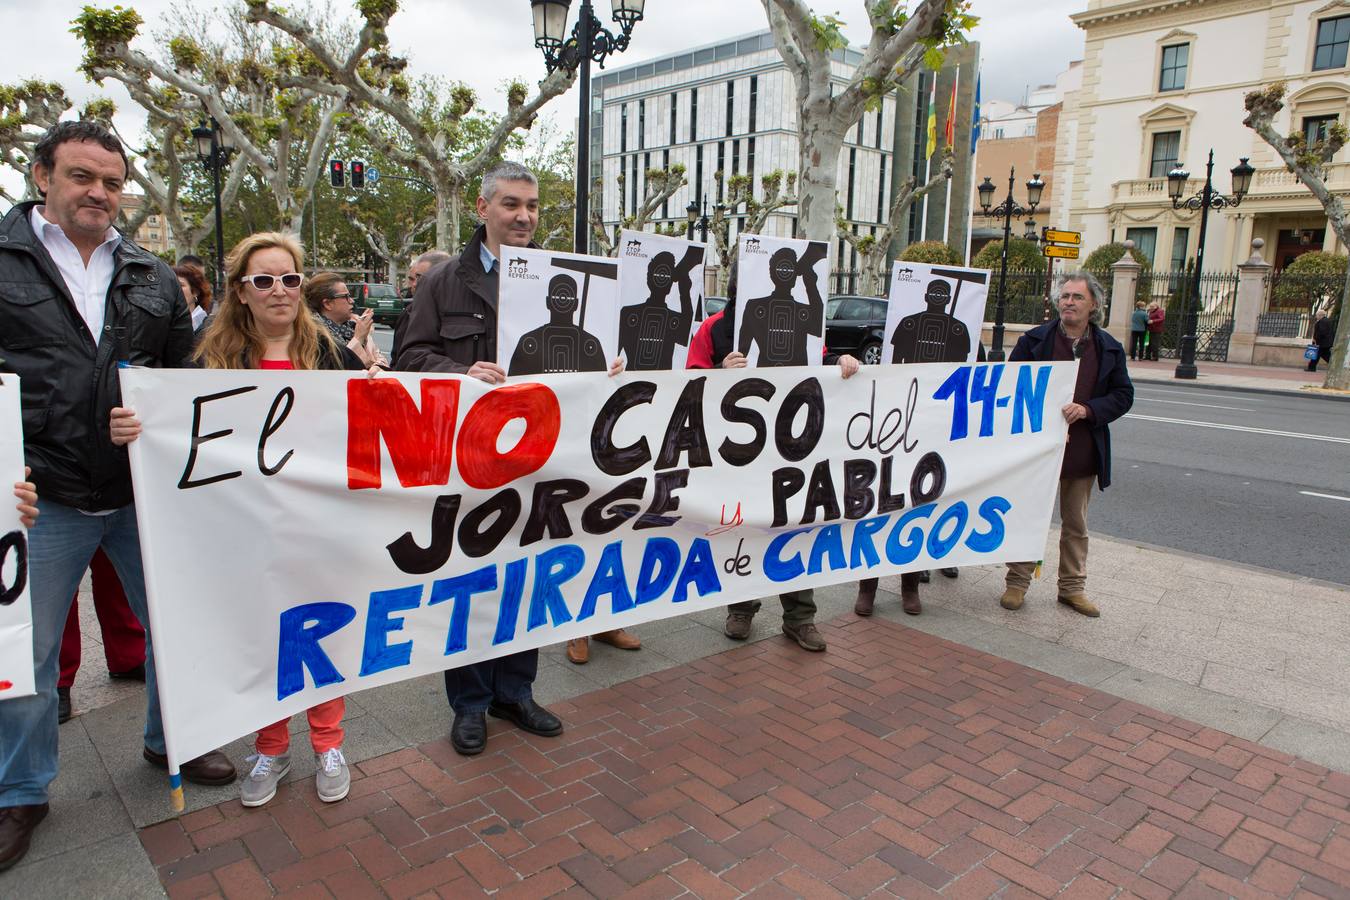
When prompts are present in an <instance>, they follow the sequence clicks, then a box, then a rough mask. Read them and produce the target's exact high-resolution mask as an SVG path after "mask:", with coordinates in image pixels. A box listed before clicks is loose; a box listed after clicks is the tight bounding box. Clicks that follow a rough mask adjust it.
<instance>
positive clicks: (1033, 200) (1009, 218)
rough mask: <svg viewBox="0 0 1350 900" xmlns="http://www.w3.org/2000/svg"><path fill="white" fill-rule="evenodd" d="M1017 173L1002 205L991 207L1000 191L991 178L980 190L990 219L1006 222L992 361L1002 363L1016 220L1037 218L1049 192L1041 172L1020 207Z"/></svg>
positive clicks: (1011, 175)
mask: <svg viewBox="0 0 1350 900" xmlns="http://www.w3.org/2000/svg"><path fill="white" fill-rule="evenodd" d="M1016 178H1017V173H1016V170H1015V169H1013V168H1009V169H1008V197H1007V199H1005V200H1004V201H1003V202H1002V203H1000V204H999V205H998V206H994V207H992V208H991V204H993V202H994V192H995V191H997V190H998V188H997V187H996V186H995V185H994V182H993V181H991V180H990V179H989V176H988V175H986V176H985V177H984V181H983V182H981V183H980V186H979V187H978V188H976V190H977V191H979V194H980V209H981V210H983V211H984V214H985V215H986V216H990V217H993V218H996V219H1003V257H1002V260H1001V261H1000V263H999V272H998V302H997V303H996V304H995V305H994V340H993V346H991V347H990V348H989V359H990V361H991V362H1002V361H1003V359H1004V353H1003V314H1004V310H1005V308H1006V306H1005V304H1006V302H1007V300H1006V290H1007V284H1008V241H1009V240H1010V239H1011V238H1012V223H1013V219H1020V218H1022V217H1023V216H1034V215H1036V207H1037V206H1038V205H1040V202H1041V194H1042V192H1044V191H1045V182H1044V181H1041V174H1040V173H1039V172H1037V173H1036V174H1035V175H1033V176H1031V179H1030V180H1029V181H1027V205H1026V208H1025V209H1024V208H1023V207H1021V206H1018V205H1017V202H1016V201H1015V200H1014V199H1013V186H1014V184H1015V183H1016Z"/></svg>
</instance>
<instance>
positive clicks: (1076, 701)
mask: <svg viewBox="0 0 1350 900" xmlns="http://www.w3.org/2000/svg"><path fill="white" fill-rule="evenodd" d="M824 632H825V634H826V637H827V639H828V640H829V642H830V651H829V653H827V654H805V653H803V652H802V651H801V650H800V649H798V648H797V647H796V646H795V645H793V644H790V643H789V642H788V641H786V640H784V639H782V638H777V639H770V640H764V641H761V642H758V643H754V644H750V645H749V646H743V647H738V648H736V649H732V650H729V651H727V652H723V653H720V654H717V655H714V656H709V657H706V658H702V659H699V660H696V661H694V662H691V663H688V664H684V665H679V666H675V667H672V668H668V669H665V670H663V671H660V672H656V673H652V674H648V675H643V676H641V677H638V678H636V679H633V680H631V681H626V682H623V683H620V684H617V685H615V686H614V687H612V688H607V689H600V690H595V691H592V692H590V693H587V694H584V695H582V696H580V697H578V698H576V699H575V700H573V701H570V702H563V703H560V704H558V707H557V709H558V712H559V713H560V714H561V715H562V716H563V718H564V719H565V720H566V722H567V724H568V728H567V731H566V732H565V733H564V734H563V735H562V736H561V737H559V738H555V739H543V738H536V737H532V736H528V735H525V734H523V733H522V732H520V731H518V730H515V729H512V728H509V727H506V726H504V725H503V724H502V723H500V722H496V721H494V722H493V723H492V726H491V728H490V738H489V743H488V750H487V752H486V753H484V754H483V755H482V756H479V757H475V758H468V759H466V758H463V757H460V756H458V755H456V754H455V753H454V752H453V751H452V750H450V748H449V747H448V745H447V743H446V742H445V741H444V740H434V741H430V742H427V743H424V744H421V745H420V746H417V747H415V748H408V749H403V750H399V751H396V752H394V753H390V754H387V755H384V756H380V757H376V758H373V759H369V760H366V761H365V762H363V763H361V764H360V765H358V766H355V767H354V772H353V776H354V780H353V786H352V792H351V795H350V796H349V797H348V799H347V800H346V801H344V802H342V803H337V804H332V805H325V804H323V803H321V802H319V801H318V799H317V796H316V795H315V793H314V789H313V787H312V785H311V784H309V783H308V782H306V781H296V782H292V783H291V784H288V785H286V786H284V787H283V788H282V789H281V791H279V792H278V795H277V797H276V799H275V800H273V802H272V803H271V804H269V805H268V806H266V807H264V808H262V809H258V810H245V809H244V808H243V807H242V806H240V805H239V803H238V802H237V801H229V802H225V803H222V804H219V805H217V806H215V807H210V808H207V809H204V810H201V811H199V812H196V813H193V814H191V815H188V816H185V817H183V818H181V819H176V820H172V821H168V822H164V823H161V824H159V825H155V826H153V827H151V828H148V829H145V830H143V831H142V832H141V833H140V839H141V842H142V845H143V847H144V849H145V852H146V855H147V856H148V858H149V859H150V861H151V862H152V863H153V865H154V866H155V869H156V871H157V872H158V875H159V877H160V879H161V880H162V883H163V885H164V888H165V890H166V891H167V893H168V894H169V896H171V897H204V896H270V895H272V894H274V893H276V894H285V895H287V896H321V897H327V896H337V897H344V896H389V897H409V896H440V897H467V896H481V895H493V896H503V897H547V896H566V897H571V896H576V897H589V896H598V897H616V896H631V897H651V896H667V897H675V896H680V895H693V896H700V897H717V896H729V897H731V896H747V895H754V896H821V897H824V896H864V895H878V896H901V897H920V896H934V895H937V893H938V892H941V894H942V895H948V896H980V897H983V896H991V895H994V894H1001V895H1002V896H1044V897H1048V896H1054V895H1058V894H1061V893H1063V894H1064V895H1066V896H1110V895H1112V894H1113V893H1115V892H1116V890H1117V889H1124V890H1126V891H1129V892H1130V893H1132V894H1134V895H1136V896H1142V897H1167V896H1172V895H1180V896H1224V895H1235V896H1239V895H1240V896H1278V897H1287V896H1293V895H1295V894H1296V893H1298V894H1300V895H1301V896H1324V897H1333V896H1345V895H1346V894H1347V893H1348V892H1350V776H1346V775H1343V774H1338V773H1335V772H1331V771H1328V770H1327V769H1325V768H1323V767H1321V766H1317V765H1314V764H1311V763H1308V762H1305V761H1302V760H1300V759H1298V758H1296V757H1294V756H1290V755H1286V754H1284V753H1281V752H1278V751H1275V750H1272V749H1270V748H1268V747H1265V746H1262V745H1260V744H1257V743H1254V742H1252V741H1250V740H1247V739H1244V738H1241V737H1235V736H1233V735H1230V734H1225V733H1222V732H1220V731H1216V730H1214V729H1212V728H1208V727H1205V726H1203V725H1201V724H1199V723H1196V722H1193V721H1189V720H1186V719H1184V718H1177V717H1174V716H1170V715H1167V714H1164V713H1161V712H1159V711H1157V710H1155V709H1152V708H1150V707H1148V706H1146V705H1143V704H1140V703H1136V702H1134V701H1131V700H1127V699H1122V698H1120V697H1118V696H1114V695H1113V694H1110V693H1107V692H1105V691H1100V690H1097V689H1094V688H1092V687H1086V686H1083V685H1080V684H1075V683H1072V682H1069V681H1065V680H1063V679H1061V678H1057V677H1054V676H1051V675H1046V674H1044V673H1042V672H1038V671H1036V670H1033V669H1030V668H1027V667H1025V666H1022V665H1019V664H1017V663H1014V662H1009V661H1007V660H1004V659H1000V658H998V657H997V656H993V655H990V654H988V653H984V652H981V651H979V650H975V649H971V648H968V647H964V646H961V645H959V644H954V643H951V642H948V641H945V640H942V639H940V638H937V637H934V636H932V635H930V634H927V633H925V632H922V631H919V630H916V629H911V628H906V627H904V626H901V625H900V624H898V623H895V622H891V621H888V620H887V619H886V618H884V617H883V618H879V619H873V620H870V621H868V620H861V619H858V618H856V617H852V616H850V615H846V616H841V617H839V618H838V619H836V620H835V621H834V622H832V623H830V624H828V625H827V626H826V627H825V629H824ZM1113 677H1116V676H1108V679H1107V680H1110V678H1113Z"/></svg>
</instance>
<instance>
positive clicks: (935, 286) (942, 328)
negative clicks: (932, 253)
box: [891, 269, 987, 363]
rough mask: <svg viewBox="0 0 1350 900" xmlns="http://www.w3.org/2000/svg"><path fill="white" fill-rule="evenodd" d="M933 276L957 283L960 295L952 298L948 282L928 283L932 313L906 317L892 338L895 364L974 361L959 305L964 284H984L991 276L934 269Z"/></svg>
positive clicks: (925, 296) (937, 280) (968, 335)
mask: <svg viewBox="0 0 1350 900" xmlns="http://www.w3.org/2000/svg"><path fill="white" fill-rule="evenodd" d="M933 274H934V275H940V276H942V277H943V278H951V279H954V280H955V281H956V295H955V296H953V295H952V286H951V285H950V284H948V283H947V282H946V281H942V280H939V279H936V278H935V279H934V280H932V281H930V282H928V288H927V289H926V290H925V291H924V295H923V299H924V302H925V303H927V304H928V309H926V310H924V311H923V312H917V313H912V314H911V315H908V316H905V317H904V318H903V319H901V320H900V323H899V324H898V325H896V327H895V334H893V335H891V347H893V348H894V352H893V353H892V355H891V362H893V363H930V362H965V361H966V360H967V359H969V358H970V330H969V329H968V328H966V325H965V323H964V322H962V321H961V320H960V319H958V318H957V317H956V301H957V300H958V299H960V297H961V285H962V284H963V283H964V282H967V281H971V282H975V283H977V284H984V282H985V278H986V277H987V276H986V275H985V273H984V272H960V271H957V270H954V269H934V270H933ZM948 301H950V303H951V309H950V310H948V309H947V304H948Z"/></svg>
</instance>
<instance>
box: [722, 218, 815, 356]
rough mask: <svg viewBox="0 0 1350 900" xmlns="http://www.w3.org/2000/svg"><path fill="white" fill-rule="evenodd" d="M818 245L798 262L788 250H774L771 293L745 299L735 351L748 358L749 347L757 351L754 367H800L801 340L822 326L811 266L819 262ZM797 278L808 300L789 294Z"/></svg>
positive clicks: (804, 348)
mask: <svg viewBox="0 0 1350 900" xmlns="http://www.w3.org/2000/svg"><path fill="white" fill-rule="evenodd" d="M825 253H826V248H825V245H824V244H823V243H816V242H813V243H811V244H810V245H809V246H808V247H807V249H806V252H805V253H803V254H802V256H801V259H798V258H797V252H796V251H795V250H793V249H792V248H791V247H783V248H781V249H779V250H776V251H774V254H773V256H771V257H769V280H770V281H771V282H772V284H773V290H772V292H770V294H769V295H768V296H767V297H756V298H755V299H753V300H748V301H746V304H745V313H744V318H743V319H742V321H741V333H740V338H739V341H738V344H737V348H736V349H737V350H739V351H740V352H741V353H743V354H746V355H747V356H748V355H749V353H750V348H751V347H752V346H754V347H757V348H758V350H759V357H758V359H757V361H756V365H761V366H804V365H806V364H807V353H806V342H807V338H809V337H811V336H816V337H819V336H820V334H821V332H822V330H823V329H824V327H825V301H824V300H822V299H821V297H820V287H819V285H817V284H816V272H815V269H814V268H813V266H814V265H815V264H816V263H817V262H819V261H820V260H821V259H823V258H824V256H825ZM798 279H800V280H801V282H802V286H803V287H804V288H805V289H806V298H807V302H805V303H799V302H797V300H796V299H794V298H793V296H792V288H793V287H794V286H795V285H796V283H797V281H798Z"/></svg>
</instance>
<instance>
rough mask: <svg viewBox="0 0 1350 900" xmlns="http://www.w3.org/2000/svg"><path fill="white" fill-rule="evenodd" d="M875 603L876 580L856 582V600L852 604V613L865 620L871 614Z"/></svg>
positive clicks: (868, 579) (867, 579)
mask: <svg viewBox="0 0 1350 900" xmlns="http://www.w3.org/2000/svg"><path fill="white" fill-rule="evenodd" d="M876 602H877V579H875V578H864V579H862V580H861V581H859V582H858V599H857V600H856V601H854V603H853V611H854V612H855V613H856V614H858V615H860V616H863V617H864V618H866V617H867V616H870V615H871V614H872V607H873V606H874V605H875V604H876Z"/></svg>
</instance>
